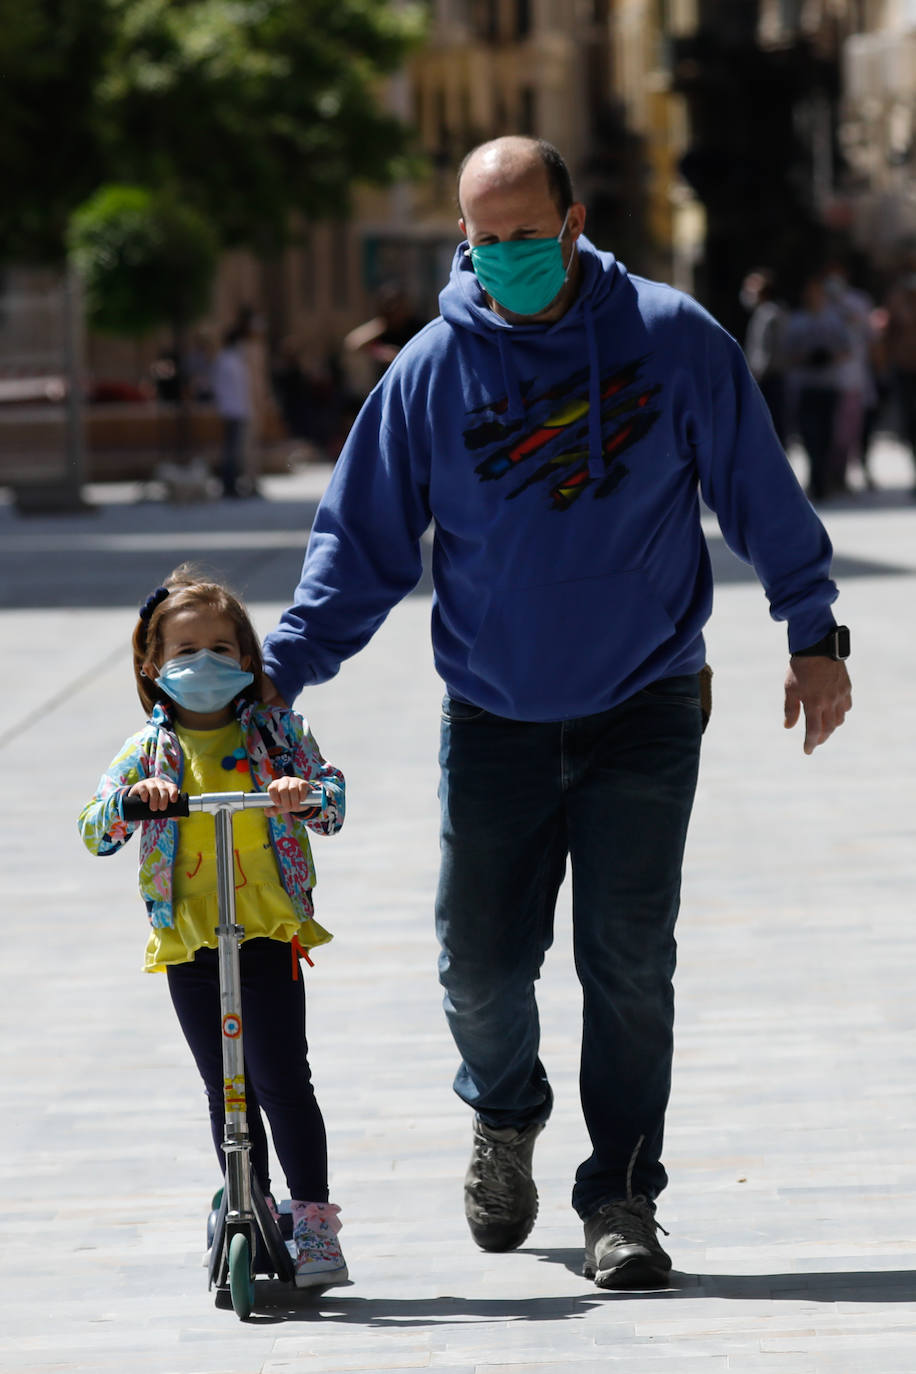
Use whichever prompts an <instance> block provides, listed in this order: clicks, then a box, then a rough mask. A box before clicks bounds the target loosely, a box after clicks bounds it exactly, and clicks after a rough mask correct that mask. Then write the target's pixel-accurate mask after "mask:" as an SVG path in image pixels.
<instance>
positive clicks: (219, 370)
mask: <svg viewBox="0 0 916 1374" xmlns="http://www.w3.org/2000/svg"><path fill="white" fill-rule="evenodd" d="M242 339H243V334H242V332H241V331H240V329H239V327H238V326H237V325H233V327H232V328H231V329H228V330H227V331H226V333H225V334H224V335H223V342H222V347H221V348H220V349H219V352H218V353H217V355H216V357H215V358H214V360H213V369H212V373H211V386H212V390H213V403H214V405H215V406H216V409H217V411H218V412H219V416H220V420H221V421H222V448H221V453H220V464H219V478H220V481H221V482H222V486H223V495H224V496H228V497H233V498H234V497H239V496H241V495H242V492H241V491H240V489H239V477H240V475H241V473H242V471H243V464H244V453H245V441H246V438H247V434H248V427H249V425H250V423H251V386H250V382H249V375H248V362H247V359H246V357H245V354H244V352H243V348H242Z"/></svg>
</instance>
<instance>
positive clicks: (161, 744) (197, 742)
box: [79, 566, 347, 1288]
mask: <svg viewBox="0 0 916 1374" xmlns="http://www.w3.org/2000/svg"><path fill="white" fill-rule="evenodd" d="M133 650H134V675H135V677H136V682H137V691H138V693H139V696H140V701H141V702H142V704H143V708H144V710H145V711H146V713H147V715H148V720H147V723H146V725H145V726H144V728H143V729H142V730H140V731H139V732H138V733H137V734H136V735H132V736H131V738H130V739H129V740H128V741H127V742H126V743H125V745H124V746H123V748H122V749H121V750H120V752H119V753H118V754H117V756H116V757H115V759H114V761H113V762H112V763H111V765H110V766H109V768H108V770H107V771H106V772H105V774H104V775H103V776H102V779H101V782H100V783H99V787H98V790H97V792H96V794H95V796H94V797H93V798H92V800H91V801H90V802H88V803H87V805H86V806H85V807H84V809H83V812H82V814H81V816H80V818H79V827H80V833H81V834H82V837H83V841H84V842H85V844H86V846H87V848H88V849H89V850H91V851H92V853H94V854H113V853H114V852H115V851H116V850H118V849H120V848H121V846H122V845H123V844H125V843H126V841H127V840H128V839H130V836H131V835H132V834H133V832H134V830H135V829H136V828H137V825H136V823H133V824H131V823H128V822H125V821H124V819H123V817H122V812H121V806H122V802H123V800H124V798H125V797H140V798H142V799H143V800H144V801H146V802H148V803H149V805H150V807H151V808H152V810H154V811H161V810H164V809H165V808H166V806H167V805H168V803H169V801H171V800H174V799H175V798H176V797H177V796H178V793H179V789H183V790H185V791H188V792H221V791H234V792H238V791H242V792H250V791H263V792H269V793H270V795H271V797H272V798H273V800H274V803H275V806H274V807H272V808H271V809H269V810H268V811H256V810H251V811H242V812H239V813H238V814H237V815H236V817H235V820H234V831H233V843H234V848H235V885H236V919H237V921H238V923H239V924H240V925H241V926H243V927H244V930H245V936H244V940H243V942H242V946H241V949H240V951H239V956H240V965H241V981H242V1009H243V1014H244V1023H245V1069H246V1080H247V1088H248V1094H249V1095H248V1112H249V1115H248V1128H249V1134H250V1137H251V1161H252V1167H253V1169H254V1171H255V1174H256V1176H257V1179H258V1182H259V1183H260V1185H261V1189H262V1191H263V1192H264V1194H265V1196H266V1197H267V1201H268V1205H269V1206H270V1208H271V1211H272V1213H273V1214H274V1215H275V1216H276V1204H275V1203H274V1200H273V1198H272V1197H271V1196H270V1178H269V1176H268V1154H267V1137H266V1134H265V1131H264V1124H263V1121H262V1119H261V1112H260V1107H263V1109H264V1112H265V1113H266V1115H267V1119H268V1121H269V1123H270V1129H271V1134H272V1136H273V1141H274V1147H275V1149H276V1152H277V1157H278V1159H279V1161H280V1164H281V1165H282V1167H283V1171H284V1173H285V1175H286V1180H287V1184H288V1187H289V1190H290V1196H291V1197H292V1199H293V1203H292V1207H293V1235H294V1239H295V1242H296V1262H295V1264H296V1284H297V1285H298V1286H299V1287H301V1288H304V1287H307V1286H309V1285H311V1284H322V1285H326V1284H329V1283H339V1282H342V1281H343V1280H344V1279H346V1277H347V1268H346V1264H345V1262H344V1257H343V1254H342V1253H341V1249H340V1245H339V1243H338V1240H337V1233H338V1232H339V1230H340V1222H339V1221H338V1219H337V1213H338V1212H339V1210H340V1209H339V1207H336V1206H334V1205H332V1204H331V1203H329V1201H328V1164H327V1140H326V1137H325V1129H324V1121H323V1119H322V1115H321V1111H320V1109H319V1106H318V1103H317V1101H316V1100H315V1094H314V1091H313V1088H312V1082H311V1071H310V1069H309V1062H308V1045H307V1043H306V1039H305V995H304V991H303V984H302V981H301V980H300V979H299V955H300V954H301V953H303V952H304V950H305V949H308V948H309V947H311V946H315V945H319V944H324V943H325V942H326V941H328V940H330V938H331V936H330V935H329V934H328V932H327V931H326V930H323V929H322V928H321V926H319V925H318V923H317V922H316V921H315V920H314V917H313V914H312V913H313V909H312V896H311V893H312V888H313V887H314V884H315V868H314V864H313V861H312V854H311V849H310V846H309V840H308V833H307V830H306V826H308V827H309V828H311V829H312V830H314V831H316V832H317V833H319V834H322V835H333V834H334V833H335V831H337V830H339V829H340V827H341V825H342V824H343V819H344V780H343V775H342V774H341V773H340V772H339V771H338V770H337V769H336V768H332V767H331V766H330V765H329V764H327V763H325V761H324V759H323V758H322V757H321V754H320V753H319V752H318V746H317V744H316V743H315V740H314V738H313V737H312V735H311V733H310V732H309V729H308V726H307V725H306V724H305V722H303V721H302V719H301V718H300V717H299V716H297V715H296V714H295V713H294V712H292V711H288V710H285V709H284V710H281V709H278V708H276V707H268V706H262V705H259V704H258V688H259V684H260V681H261V651H260V646H259V644H258V639H257V636H256V634H255V631H254V628H253V627H252V624H251V621H250V620H249V618H248V614H247V612H246V611H245V609H244V608H243V607H242V605H241V604H240V603H239V601H238V600H236V598H235V597H234V596H232V595H231V594H230V593H229V592H228V591H227V590H226V589H225V588H224V587H221V586H219V585H218V584H216V583H214V582H207V581H204V580H202V579H201V578H200V577H198V576H196V575H195V574H194V572H193V570H191V569H189V568H187V567H186V566H182V567H181V568H178V569H176V571H175V572H173V573H172V574H171V576H170V577H169V578H168V579H167V580H166V583H165V586H163V587H159V588H158V589H157V590H156V591H155V592H154V593H153V594H152V596H150V597H149V598H148V599H147V601H146V602H145V604H144V605H143V606H141V608H140V618H139V620H138V622H137V625H136V628H135V630H134V634H133ZM318 784H321V785H322V786H323V788H324V793H325V798H326V805H325V809H324V811H323V812H322V813H321V815H320V817H319V816H318V815H317V814H316V813H315V811H314V809H313V810H312V812H311V816H312V819H308V812H306V814H305V816H301V815H296V814H295V813H296V812H302V810H303V807H305V806H306V805H307V798H308V792H309V789H310V787H313V786H315V785H318ZM140 891H141V894H142V896H143V898H144V900H145V902H146V906H147V912H148V916H149V921H150V926H151V930H150V936H149V941H148V943H147V946H146V964H145V966H146V969H147V970H148V971H149V972H154V971H159V970H165V974H166V977H167V978H168V983H169V992H170V993H171V997H172V1002H173V1004H174V1007H175V1011H176V1013H177V1015H178V1020H179V1023H180V1025H181V1029H182V1031H183V1032H184V1035H185V1038H186V1040H187V1042H188V1045H189V1046H190V1049H191V1053H192V1054H193V1056H194V1059H195V1061H196V1063H197V1067H198V1069H199V1070H200V1073H201V1077H202V1078H203V1080H204V1085H205V1088H206V1092H207V1099H208V1102H209V1108H210V1127H211V1131H212V1134H213V1143H214V1145H215V1146H216V1152H217V1156H218V1157H219V1160H220V1168H221V1169H222V1168H223V1167H224V1166H223V1151H222V1142H223V1127H224V1110H223V1066H222V1050H221V1037H220V1029H219V1027H220V1000H219V971H218V962H217V961H218V956H217V951H216V943H217V940H216V931H215V927H216V925H217V922H218V913H217V899H216V859H215V840H214V826H213V819H212V817H210V816H208V815H205V814H202V813H194V814H193V815H192V816H190V817H188V818H187V819H185V820H181V821H175V820H167V819H162V820H149V821H143V822H142V823H141V835H140Z"/></svg>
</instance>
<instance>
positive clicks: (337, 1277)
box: [296, 1264, 350, 1288]
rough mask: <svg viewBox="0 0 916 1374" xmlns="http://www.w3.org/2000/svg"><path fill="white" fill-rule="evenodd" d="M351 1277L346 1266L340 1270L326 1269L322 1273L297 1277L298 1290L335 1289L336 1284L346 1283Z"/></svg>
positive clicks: (298, 1275)
mask: <svg viewBox="0 0 916 1374" xmlns="http://www.w3.org/2000/svg"><path fill="white" fill-rule="evenodd" d="M349 1277H350V1275H349V1272H348V1270H347V1266H346V1265H345V1264H344V1265H342V1266H341V1267H340V1268H339V1269H324V1270H322V1272H321V1273H317V1274H316V1273H308V1274H297V1275H296V1287H297V1288H333V1287H334V1286H335V1284H338V1283H346V1282H347V1280H348V1279H349Z"/></svg>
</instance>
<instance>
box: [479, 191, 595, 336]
mask: <svg viewBox="0 0 916 1374" xmlns="http://www.w3.org/2000/svg"><path fill="white" fill-rule="evenodd" d="M568 218H569V212H568V211H567V214H566V218H565V219H564V220H563V227H562V228H561V230H560V232H559V234H557V237H556V238H555V239H507V240H506V241H505V242H503V243H482V244H481V245H480V247H479V248H469V249H468V250H467V251H468V256H469V257H470V259H471V262H472V264H473V266H474V271H475V273H476V275H477V280H478V281H479V282H480V285H481V286H482V287H483V289H484V291H486V293H487V295H488V296H492V298H493V300H494V301H496V302H497V303H498V304H499V305H501V306H502V307H503V309H504V310H509V311H511V312H512V314H513V315H539V314H540V313H541V311H542V310H546V309H547V307H548V306H549V305H550V304H551V303H552V302H553V301H555V300H556V298H557V296H558V295H559V294H560V292H561V291H562V290H563V287H564V286H565V285H566V278H567V276H568V274H569V266H565V267H564V265H563V244H562V239H563V234H564V233H565V231H566V220H567V219H568ZM569 261H570V263H572V254H570V257H569Z"/></svg>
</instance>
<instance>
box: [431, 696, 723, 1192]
mask: <svg viewBox="0 0 916 1374" xmlns="http://www.w3.org/2000/svg"><path fill="white" fill-rule="evenodd" d="M701 734H702V717H701V710H700V696H699V685H698V678H697V675H696V674H691V675H688V676H683V677H672V678H667V679H665V680H663V681H660V682H657V683H655V684H653V685H652V686H651V687H648V688H646V689H644V690H643V691H640V692H638V693H636V695H635V696H633V697H631V698H630V699H629V700H627V701H625V702H623V703H621V705H619V706H615V707H614V708H613V709H611V710H609V711H604V712H601V713H600V714H598V715H593V716H584V717H581V718H579V719H575V720H566V721H558V722H553V723H546V724H541V723H528V722H524V721H513V720H506V719H503V718H501V717H498V716H494V715H491V714H490V713H489V712H487V711H483V710H480V709H478V708H477V707H475V706H469V705H466V704H465V703H462V702H458V701H454V700H451V699H450V698H448V697H446V699H445V702H444V703H443V719H442V737H441V749H440V755H439V762H440V765H441V770H442V772H441V783H440V792H439V795H440V802H441V809H442V822H441V824H442V834H441V843H442V862H441V870H440V877H439V890H438V894H437V900H436V923H437V933H438V936H439V941H440V944H441V949H442V952H441V955H440V959H439V977H440V982H441V983H442V985H443V987H444V988H445V998H444V1005H445V1013H446V1017H447V1018H448V1022H449V1026H450V1029H451V1032H452V1035H453V1036H454V1039H455V1043H456V1045H457V1047H458V1052H459V1054H460V1055H461V1057H462V1063H461V1066H460V1068H459V1070H458V1074H457V1076H456V1078H455V1091H456V1092H457V1093H458V1096H459V1097H461V1098H462V1099H463V1100H464V1101H465V1102H467V1103H468V1105H469V1106H471V1107H473V1108H474V1110H475V1111H476V1112H477V1113H478V1115H479V1116H480V1118H481V1119H482V1120H483V1121H484V1122H485V1123H486V1124H487V1125H490V1126H496V1127H498V1126H515V1127H518V1128H522V1127H524V1126H527V1125H529V1124H531V1123H532V1122H534V1121H546V1119H547V1117H548V1116H549V1114H550V1109H551V1105H552V1100H553V1099H552V1094H551V1091H550V1085H549V1083H548V1081H547V1075H546V1073H545V1070H544V1066H543V1064H542V1063H541V1061H540V1058H539V1056H538V1050H539V1039H540V1030H539V1023H538V1010H537V1003H536V1000H535V992H534V984H535V980H536V979H537V978H538V976H539V973H540V968H541V965H542V963H543V960H544V956H545V954H546V952H547V950H548V949H549V947H550V945H551V942H552V940H553V922H554V909H555V905H556V898H557V892H558V890H559V887H560V883H561V881H562V879H563V876H564V873H565V870H566V859H567V855H568V856H569V860H570V866H571V871H572V902H573V947H574V955H575V964H576V972H577V974H578V977H579V981H580V983H581V985H582V992H583V1028H582V1050H581V1060H580V1079H579V1084H580V1093H581V1099H582V1110H583V1114H584V1117H585V1122H586V1126H587V1128H588V1133H589V1137H590V1140H591V1144H592V1154H591V1156H590V1157H589V1158H588V1159H587V1160H585V1161H584V1163H582V1164H581V1165H580V1166H579V1169H578V1171H577V1173H576V1181H575V1187H574V1189H573V1197H572V1201H573V1206H574V1207H575V1209H576V1211H577V1212H578V1213H579V1215H580V1216H581V1217H583V1218H587V1217H589V1216H591V1215H592V1213H593V1212H595V1211H596V1210H597V1209H598V1208H599V1207H600V1206H601V1204H602V1203H604V1202H608V1201H611V1200H612V1199H615V1198H621V1197H625V1196H626V1194H627V1170H628V1166H629V1165H630V1164H631V1161H632V1178H631V1184H632V1191H633V1193H634V1194H639V1193H642V1194H644V1195H645V1196H646V1197H648V1198H650V1199H654V1198H655V1197H656V1196H657V1195H658V1194H659V1193H660V1192H661V1190H662V1189H663V1188H664V1186H665V1184H666V1182H667V1175H666V1174H665V1170H664V1168H663V1167H662V1164H661V1150H662V1135H663V1130H664V1120H665V1109H666V1107H667V1103H668V1096H669V1092H670V1085H671V1058H672V1048H673V1024H674V992H673V987H672V978H673V975H674V966H675V939H674V925H675V920H676V917H677V910H678V903H679V898H680V880H681V864H682V860H683V852H684V842H685V839H686V835H687V826H688V822H689V819H690V811H691V807H692V805H693V796H694V792H695V789H696V778H697V768H698V763H699V752H700V737H701ZM640 1142H642V1143H641V1144H640ZM637 1147H638V1149H637ZM634 1152H635V1161H634V1160H633V1156H634Z"/></svg>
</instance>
